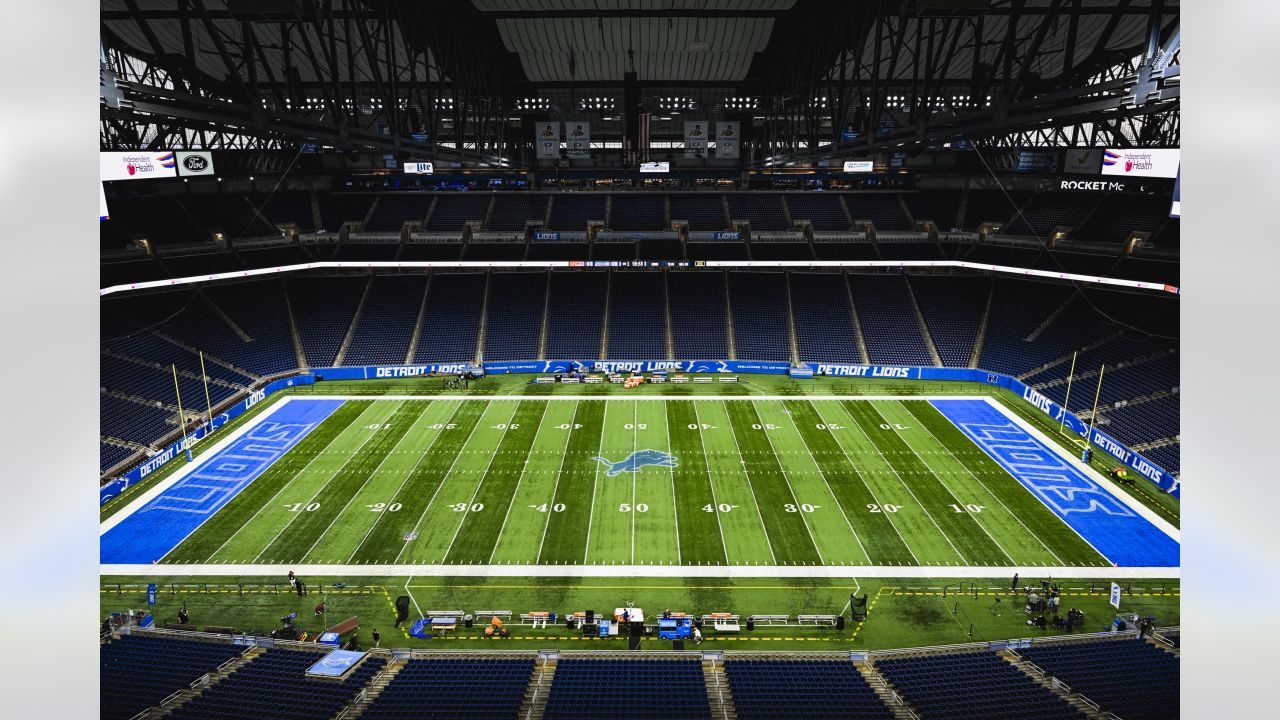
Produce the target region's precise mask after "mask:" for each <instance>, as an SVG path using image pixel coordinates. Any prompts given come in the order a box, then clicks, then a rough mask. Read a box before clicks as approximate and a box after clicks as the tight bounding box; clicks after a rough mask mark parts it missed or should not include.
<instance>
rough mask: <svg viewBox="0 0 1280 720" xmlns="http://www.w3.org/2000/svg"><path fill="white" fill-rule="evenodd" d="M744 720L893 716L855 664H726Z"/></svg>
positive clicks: (841, 719)
mask: <svg viewBox="0 0 1280 720" xmlns="http://www.w3.org/2000/svg"><path fill="white" fill-rule="evenodd" d="M724 672H725V676H726V677H728V679H729V689H730V691H731V692H732V694H733V706H734V710H735V712H736V713H737V716H738V717H739V718H741V719H742V720H770V719H771V718H776V717H783V716H785V717H787V718H794V719H795V720H845V719H847V718H858V719H859V720H864V719H865V720H878V719H883V720H889V719H890V718H892V717H893V716H894V715H893V713H892V712H891V711H890V710H889V708H887V707H885V704H884V702H883V701H881V700H880V698H879V696H877V695H876V693H875V690H873V689H872V688H871V686H870V685H868V684H867V681H866V680H865V679H864V678H863V677H862V675H861V674H859V673H858V671H857V669H856V668H854V666H853V664H852V663H850V662H848V661H842V660H737V659H734V660H727V661H726V662H725V664H724Z"/></svg>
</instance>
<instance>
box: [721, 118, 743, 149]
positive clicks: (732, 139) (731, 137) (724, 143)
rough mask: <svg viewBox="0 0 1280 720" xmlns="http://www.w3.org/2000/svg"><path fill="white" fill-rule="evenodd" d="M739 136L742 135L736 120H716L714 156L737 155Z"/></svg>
mask: <svg viewBox="0 0 1280 720" xmlns="http://www.w3.org/2000/svg"><path fill="white" fill-rule="evenodd" d="M740 137H742V127H741V125H740V124H739V123H738V122H737V121H736V120H735V121H732V122H730V121H727V120H720V121H718V122H716V157H722V158H736V157H738V148H739V145H738V138H740Z"/></svg>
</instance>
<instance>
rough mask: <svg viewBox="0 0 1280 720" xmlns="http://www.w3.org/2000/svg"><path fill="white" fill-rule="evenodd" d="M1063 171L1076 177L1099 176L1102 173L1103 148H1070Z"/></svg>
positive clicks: (1064, 159) (1064, 161)
mask: <svg viewBox="0 0 1280 720" xmlns="http://www.w3.org/2000/svg"><path fill="white" fill-rule="evenodd" d="M1062 171H1063V172H1068V173H1073V174H1076V175H1097V174H1098V173H1099V172H1101V171H1102V150H1101V148H1068V149H1067V151H1066V155H1065V157H1064V158H1063V165H1062Z"/></svg>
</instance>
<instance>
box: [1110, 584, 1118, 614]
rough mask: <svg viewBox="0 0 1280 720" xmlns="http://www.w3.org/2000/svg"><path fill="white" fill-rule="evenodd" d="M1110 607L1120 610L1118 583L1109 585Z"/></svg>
mask: <svg viewBox="0 0 1280 720" xmlns="http://www.w3.org/2000/svg"><path fill="white" fill-rule="evenodd" d="M1111 607H1113V608H1115V609H1117V610H1119V609H1120V583H1114V582H1113V583H1111Z"/></svg>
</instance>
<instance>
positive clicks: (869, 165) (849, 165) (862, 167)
mask: <svg viewBox="0 0 1280 720" xmlns="http://www.w3.org/2000/svg"><path fill="white" fill-rule="evenodd" d="M875 169H876V164H875V162H874V161H871V160H845V161H844V171H845V172H847V173H869V172H874V171H875Z"/></svg>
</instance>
